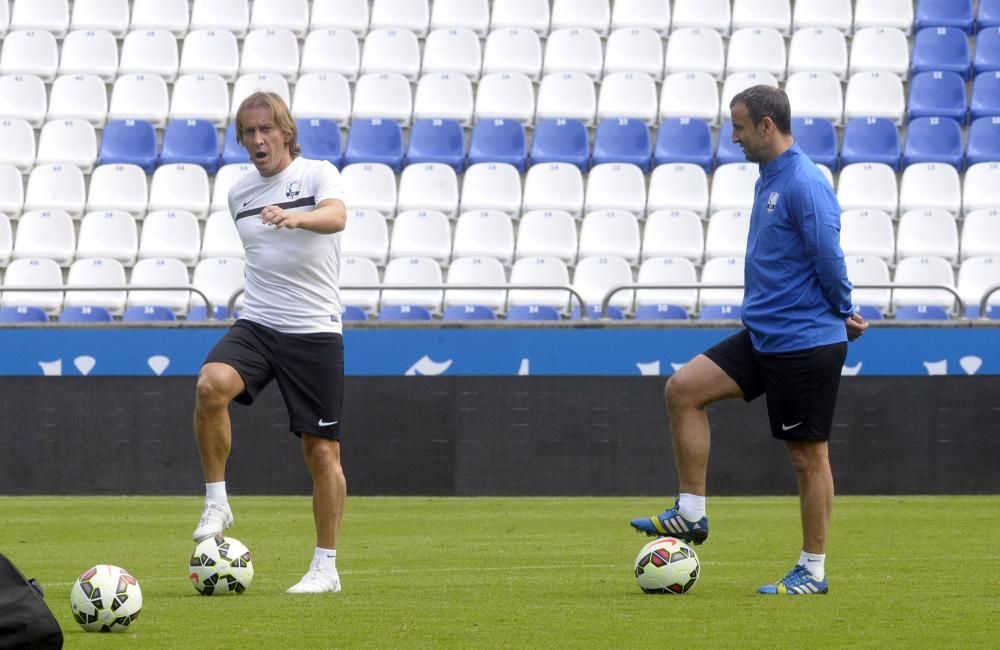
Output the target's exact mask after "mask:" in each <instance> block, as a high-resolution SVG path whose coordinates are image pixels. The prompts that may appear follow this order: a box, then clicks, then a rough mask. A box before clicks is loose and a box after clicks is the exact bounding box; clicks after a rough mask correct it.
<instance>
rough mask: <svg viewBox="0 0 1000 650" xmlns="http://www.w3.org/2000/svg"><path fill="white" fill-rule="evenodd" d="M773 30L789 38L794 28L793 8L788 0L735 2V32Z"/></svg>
mask: <svg viewBox="0 0 1000 650" xmlns="http://www.w3.org/2000/svg"><path fill="white" fill-rule="evenodd" d="M748 27H750V28H758V27H759V28H771V29H776V30H778V31H779V32H781V33H782V34H783V35H785V36H788V33H789V32H790V31H791V28H792V6H791V3H790V2H789V1H788V0H734V2H733V31H736V30H738V29H744V28H748Z"/></svg>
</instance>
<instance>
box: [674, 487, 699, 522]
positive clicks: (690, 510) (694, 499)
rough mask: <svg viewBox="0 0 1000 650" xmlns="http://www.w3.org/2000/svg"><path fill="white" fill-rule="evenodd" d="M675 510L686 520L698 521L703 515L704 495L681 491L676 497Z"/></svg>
mask: <svg viewBox="0 0 1000 650" xmlns="http://www.w3.org/2000/svg"><path fill="white" fill-rule="evenodd" d="M677 512H679V513H681V517H684V518H685V519H687V520H688V521H698V520H699V519H701V518H702V517H704V516H705V497H703V496H700V495H697V494H688V493H686V492H681V494H680V498H678V499H677Z"/></svg>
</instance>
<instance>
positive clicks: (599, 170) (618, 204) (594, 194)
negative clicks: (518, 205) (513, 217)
mask: <svg viewBox="0 0 1000 650" xmlns="http://www.w3.org/2000/svg"><path fill="white" fill-rule="evenodd" d="M526 193H527V192H526ZM584 207H585V211H586V212H594V211H597V210H627V211H629V212H631V213H632V214H634V215H636V216H640V215H643V214H645V213H646V176H645V174H644V173H643V171H642V169H640V168H639V167H638V166H636V165H630V164H627V163H602V164H600V165H595V166H594V167H593V168H592V169H591V170H590V174H589V175H588V176H587V195H586V198H585V200H584Z"/></svg>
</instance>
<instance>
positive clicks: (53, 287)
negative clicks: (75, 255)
mask: <svg viewBox="0 0 1000 650" xmlns="http://www.w3.org/2000/svg"><path fill="white" fill-rule="evenodd" d="M0 291H2V292H3V293H7V292H8V291H10V292H31V293H48V292H55V291H59V292H65V291H190V292H192V293H196V294H198V295H199V296H200V297H201V299H202V300H204V301H205V306H206V311H207V312H208V313H207V315H206V318H207V319H208V320H215V315H214V314H213V313H212V309H211V304H212V301H210V300H209V299H208V296H207V295H206V294H205V292H204V291H202V290H201V289H199V288H197V287H194V286H192V285H188V284H176V285H174V284H171V285H167V284H88V285H83V286H77V285H65V284H35V285H17V286H14V287H8V286H4V287H2V288H0ZM242 292H243V290H242V289H241V290H240V293H242ZM228 313H232V312H231V311H230V312H228Z"/></svg>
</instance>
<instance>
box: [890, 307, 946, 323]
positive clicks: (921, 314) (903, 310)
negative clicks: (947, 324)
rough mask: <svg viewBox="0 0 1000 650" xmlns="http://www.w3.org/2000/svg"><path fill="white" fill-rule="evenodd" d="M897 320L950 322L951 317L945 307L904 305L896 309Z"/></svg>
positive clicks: (895, 316)
mask: <svg viewBox="0 0 1000 650" xmlns="http://www.w3.org/2000/svg"><path fill="white" fill-rule="evenodd" d="M893 316H894V318H895V319H896V320H948V319H949V318H950V316H949V315H948V312H947V311H946V310H945V309H944V308H943V307H937V306H934V305H904V306H902V307H899V308H898V309H896V312H895V314H894V315H893Z"/></svg>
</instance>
